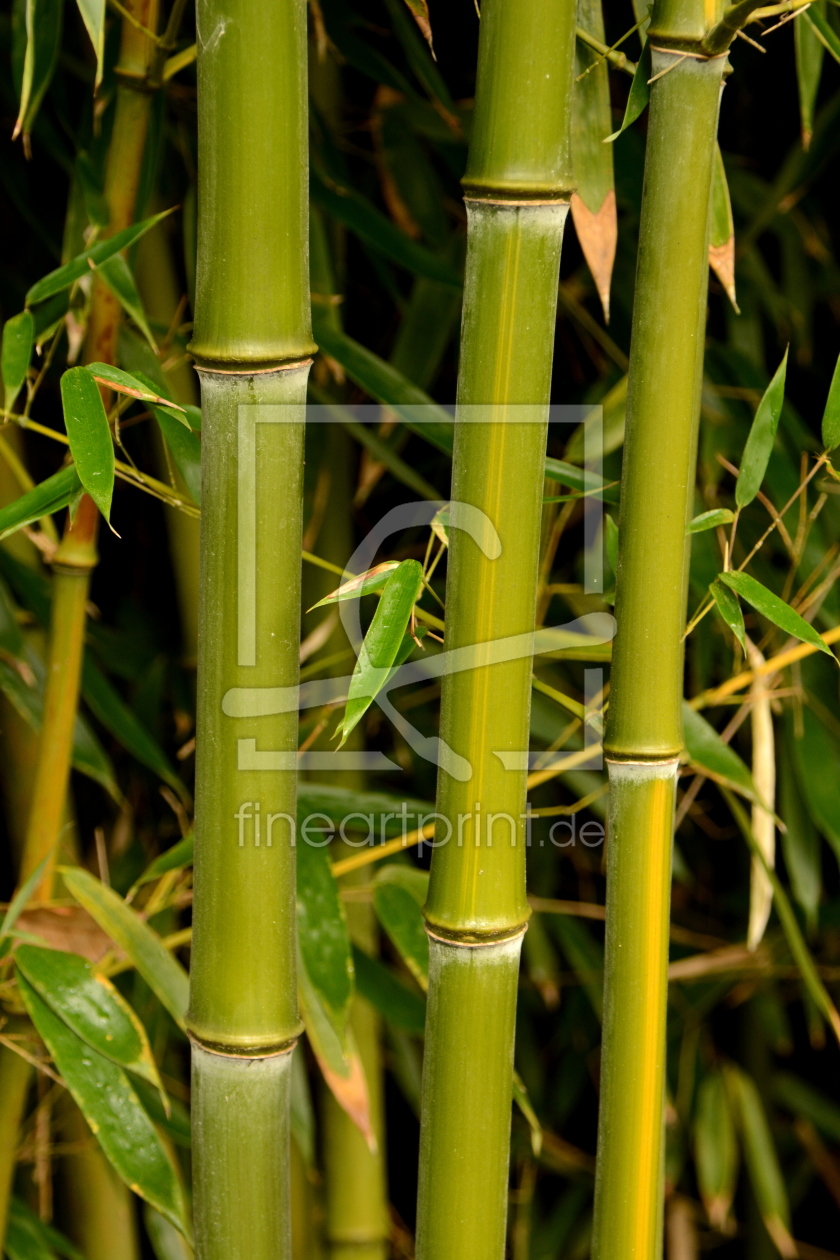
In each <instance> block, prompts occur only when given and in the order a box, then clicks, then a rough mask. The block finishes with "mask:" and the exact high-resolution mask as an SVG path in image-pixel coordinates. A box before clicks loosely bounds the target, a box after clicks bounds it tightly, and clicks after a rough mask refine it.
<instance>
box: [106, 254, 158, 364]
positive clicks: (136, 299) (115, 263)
mask: <svg viewBox="0 0 840 1260" xmlns="http://www.w3.org/2000/svg"><path fill="white" fill-rule="evenodd" d="M99 274H100V276H101V278H102V279H103V280H104V281H105V283H106V284H107V286H108V288H109V289H110V290H111V292H112V293H113V294H114V297H115V298H116V299H117V301H118V302H119V304H120V306H121V307H122V308H123V310H124V311H125V313H126V314H127V315H129V316H130V317H131V319H133V320H134V322H135V324H136V325H137V327H138V328H139V329H140V331H141V332H142V334H143V336H144V337H145V338H146V340H147V341H148V343H149V345H150V346H151V348H152V350H153V351H157V342H156V341H155V339H154V337H153V336H152V330H151V328H150V327H149V321H148V320H147V319H146V312H145V311H144V309H143V302H142V300H141V298H140V294H139V293H138V291H137V285H136V284H135V282H134V276H133V275H132V274H131V268H130V267H129V265H128V263H127V262H126V260H125V258H123V256H122V254H115V255H114V256H113V257H112V258H109V259H107V261H106V262H104V263H101V264H100V267H99Z"/></svg>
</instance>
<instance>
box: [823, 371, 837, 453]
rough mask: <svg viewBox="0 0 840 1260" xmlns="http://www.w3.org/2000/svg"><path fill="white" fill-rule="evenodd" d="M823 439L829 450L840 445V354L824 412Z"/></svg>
mask: <svg viewBox="0 0 840 1260" xmlns="http://www.w3.org/2000/svg"><path fill="white" fill-rule="evenodd" d="M822 440H823V446H824V447H825V449H826V450H827V451H833V450H834V449H835V448H836V447H838V446H840V356H838V359H837V362H836V364H835V365H834V375H833V376H832V378H831V386H830V387H829V391H828V399H827V400H826V404H825V411H824V412H823V418H822Z"/></svg>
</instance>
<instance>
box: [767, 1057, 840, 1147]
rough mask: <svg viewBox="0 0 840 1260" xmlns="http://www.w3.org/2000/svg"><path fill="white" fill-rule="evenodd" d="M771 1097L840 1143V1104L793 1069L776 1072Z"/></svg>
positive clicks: (830, 1138)
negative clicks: (791, 1070) (796, 1073)
mask: <svg viewBox="0 0 840 1260" xmlns="http://www.w3.org/2000/svg"><path fill="white" fill-rule="evenodd" d="M773 1097H774V1099H775V1100H776V1101H777V1102H779V1103H781V1105H782V1106H783V1107H785V1108H786V1109H787V1110H788V1111H791V1112H793V1114H794V1115H795V1116H801V1117H802V1118H803V1119H804V1120H810V1121H811V1123H812V1124H813V1125H814V1126H815V1127H816V1128H817V1129H819V1130H820V1132H821V1133H822V1134H823V1135H824V1136H825V1137H827V1138H828V1140H829V1141H830V1142H834V1143H836V1144H840V1106H838V1104H837V1102H836V1101H835V1100H834V1099H833V1098H829V1097H828V1096H827V1095H826V1094H824V1093H822V1092H821V1091H820V1090H818V1089H814V1087H813V1085H811V1084H809V1083H807V1082H806V1081H803V1080H801V1079H800V1077H798V1076H794V1075H793V1073H792V1072H779V1073H778V1074H777V1075H776V1076H774V1078H773Z"/></svg>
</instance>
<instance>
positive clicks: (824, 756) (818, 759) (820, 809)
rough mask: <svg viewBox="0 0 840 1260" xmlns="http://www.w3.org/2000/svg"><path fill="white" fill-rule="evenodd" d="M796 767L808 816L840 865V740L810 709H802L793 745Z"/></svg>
mask: <svg viewBox="0 0 840 1260" xmlns="http://www.w3.org/2000/svg"><path fill="white" fill-rule="evenodd" d="M792 748H793V758H794V764H795V766H796V770H797V779H798V782H799V786H800V788H801V790H802V795H803V797H804V799H805V804H806V805H807V813H808V815H809V816H810V817H811V818H812V819H813V820H814V822H815V823H816V824H817V826H818V827H819V829H820V831H821V832H822V833H823V835H824V836H825V838H826V840H827V841H828V842H829V844H830V845H831V847H832V849H833V850H834V853H835V856H836V857H837V860H838V862H840V797H838V794H837V789H836V782H835V776H836V771H837V766H838V765H840V740H838V739H837V738H836V736H835V735H834V734H833V733H832V732H831V731H830V730H829V729H828V728H827V727H826V726H825V725H824V724H823V723H822V722H821V721H820V719H819V718H818V717H817V715H816V714H815V713H814V712H813V711H812V710H811V709H809V708H807V707H803V709H802V733H801V735H799V736H798V737H797V738H794V740H793V742H792Z"/></svg>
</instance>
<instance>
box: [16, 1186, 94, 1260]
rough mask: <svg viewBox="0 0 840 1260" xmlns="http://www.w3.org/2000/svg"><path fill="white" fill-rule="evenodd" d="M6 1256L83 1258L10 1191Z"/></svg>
mask: <svg viewBox="0 0 840 1260" xmlns="http://www.w3.org/2000/svg"><path fill="white" fill-rule="evenodd" d="M3 1245H4V1247H5V1250H6V1255H7V1256H8V1257H9V1260H55V1257H56V1256H57V1255H58V1256H65V1257H66V1260H85V1257H84V1256H83V1255H82V1253H81V1252H80V1251H79V1250H78V1249H77V1248H76V1247H74V1246H73V1244H72V1243H71V1241H70V1239H69V1238H65V1236H64V1234H61V1233H59V1231H58V1230H57V1229H53V1227H52V1225H48V1224H47V1222H46V1221H42V1220H41V1218H40V1217H39V1216H38V1215H36V1213H35V1212H33V1211H32V1209H31V1208H30V1207H28V1206H27V1205H26V1204H25V1203H24V1202H23V1200H22V1199H19V1198H18V1197H17V1196H16V1195H12V1197H11V1200H10V1201H9V1221H8V1225H7V1227H6V1238H5V1241H4V1244H3Z"/></svg>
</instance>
